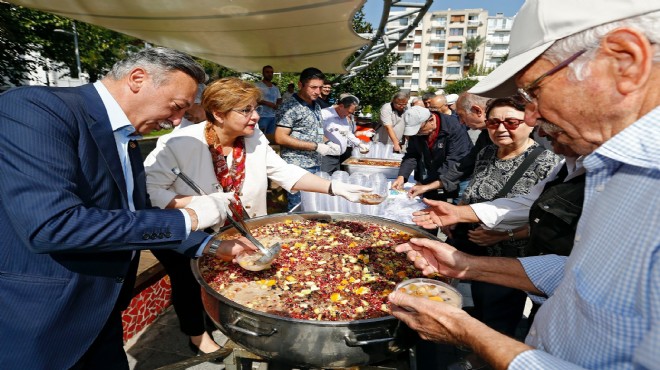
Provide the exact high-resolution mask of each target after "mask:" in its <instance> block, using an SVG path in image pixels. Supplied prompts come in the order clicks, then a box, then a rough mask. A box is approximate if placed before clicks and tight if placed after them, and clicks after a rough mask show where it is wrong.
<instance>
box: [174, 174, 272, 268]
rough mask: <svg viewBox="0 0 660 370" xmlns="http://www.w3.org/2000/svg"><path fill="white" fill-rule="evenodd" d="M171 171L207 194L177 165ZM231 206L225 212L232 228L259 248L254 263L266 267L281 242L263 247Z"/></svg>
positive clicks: (195, 190)
mask: <svg viewBox="0 0 660 370" xmlns="http://www.w3.org/2000/svg"><path fill="white" fill-rule="evenodd" d="M172 173H174V174H175V175H176V176H177V177H179V178H181V180H183V182H185V183H186V184H187V185H188V186H190V188H191V189H192V190H193V191H194V192H195V193H197V195H207V194H206V193H205V192H204V190H202V188H200V187H199V185H197V184H196V183H195V181H193V179H191V178H190V177H188V176H187V175H186V174H184V173H183V172H181V170H180V169H179V168H178V167H174V168H172ZM231 206H232V204H230V207H229V208H230V210H231V212H228V213H227V218H228V220H229V222H230V223H231V224H232V226H234V228H236V230H238V232H239V233H241V235H243V236H244V237H246V238H247V240H249V241H250V242H251V243H252V244H254V245H255V246H256V247H257V248H258V249H259V251H260V252H261V253H262V254H263V256H261V258H259V259H258V260H257V261H256V263H257V264H258V265H262V266H265V267H266V268H267V267H268V266H270V263H271V262H273V260H274V259H275V258H277V256H279V255H280V253H281V252H282V245H281V243H275V244H273V245H271V246H270V247H268V248H266V247H264V245H263V244H261V243H260V242H259V241H258V240H257V239H256V238H255V237H254V236H253V235H252V234H251V233H250V229H249V228H248V226H247V225H246V224H245V221H243V217H242V214H241V213H242V212H240V211H237V210H236V207H231ZM232 213H233V214H234V216H235V217H236V220H235V219H234V217H232ZM264 269H265V268H264Z"/></svg>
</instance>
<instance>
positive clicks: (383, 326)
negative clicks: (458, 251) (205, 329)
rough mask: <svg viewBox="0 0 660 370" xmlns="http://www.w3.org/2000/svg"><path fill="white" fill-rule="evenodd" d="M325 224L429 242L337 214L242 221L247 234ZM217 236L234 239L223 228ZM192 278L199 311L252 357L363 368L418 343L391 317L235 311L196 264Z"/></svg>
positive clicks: (233, 304)
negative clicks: (354, 225)
mask: <svg viewBox="0 0 660 370" xmlns="http://www.w3.org/2000/svg"><path fill="white" fill-rule="evenodd" d="M288 219H292V220H302V219H314V220H318V219H325V220H346V221H369V222H373V223H376V224H379V225H383V226H388V227H393V228H396V229H398V230H402V231H405V232H408V233H410V234H412V235H415V236H419V237H426V238H435V237H434V236H432V235H431V234H429V233H426V232H424V231H422V230H420V229H418V228H414V227H411V226H408V225H405V224H402V223H399V222H396V221H391V220H387V219H384V218H380V217H374V216H363V215H356V214H339V213H294V214H275V215H270V216H264V217H258V218H254V219H250V220H246V223H247V224H248V225H249V226H250V227H251V228H256V227H259V226H261V225H265V224H270V223H276V222H282V221H284V220H288ZM220 233H227V234H228V235H230V234H234V233H236V231H235V230H234V229H231V228H225V229H223V230H221V231H220ZM192 268H193V273H194V274H195V277H196V278H197V281H198V282H199V283H200V285H201V286H202V287H203V290H202V300H203V302H204V308H205V309H206V312H207V313H208V314H209V316H210V317H211V319H212V320H213V322H214V323H215V325H216V326H217V327H218V328H219V329H220V331H222V332H223V333H224V334H225V335H226V336H227V337H229V338H230V339H231V340H233V341H234V342H235V343H238V344H239V345H241V346H243V347H245V348H246V349H247V350H249V351H250V352H252V353H255V354H257V355H259V356H261V357H264V358H266V359H270V360H277V361H279V362H283V363H287V364H290V365H292V366H299V367H312V368H343V367H350V366H361V365H369V364H373V363H376V362H380V361H383V360H387V359H389V358H392V357H394V356H395V355H396V354H397V353H400V352H402V351H404V350H406V349H408V348H410V347H412V346H413V345H414V344H415V343H416V341H417V340H418V339H419V337H418V336H417V334H416V333H415V332H413V331H412V330H410V329H409V328H408V327H406V326H405V325H404V324H403V323H401V322H400V321H399V320H397V319H395V318H394V317H393V316H386V317H380V318H375V319H366V320H355V321H312V320H299V319H291V318H286V317H282V316H276V315H272V314H268V313H265V312H261V311H256V310H253V309H251V308H248V307H245V306H243V305H240V304H238V303H236V302H234V301H232V300H229V299H227V298H225V297H224V296H222V295H221V294H219V293H218V292H216V291H215V290H214V289H213V288H211V287H210V286H209V285H208V284H207V282H206V281H204V279H203V278H202V276H201V274H200V270H199V265H198V261H193V262H192Z"/></svg>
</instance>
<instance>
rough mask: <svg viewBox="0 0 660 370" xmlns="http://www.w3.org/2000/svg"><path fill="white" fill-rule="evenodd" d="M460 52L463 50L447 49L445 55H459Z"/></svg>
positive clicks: (457, 48)
mask: <svg viewBox="0 0 660 370" xmlns="http://www.w3.org/2000/svg"><path fill="white" fill-rule="evenodd" d="M462 50H463V48H459V47H453V48H449V49H447V53H448V54H460V53H461V51H462Z"/></svg>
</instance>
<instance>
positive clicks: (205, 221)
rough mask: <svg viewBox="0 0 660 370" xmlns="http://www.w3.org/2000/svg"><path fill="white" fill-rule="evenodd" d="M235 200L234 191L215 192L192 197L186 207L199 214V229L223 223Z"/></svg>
mask: <svg viewBox="0 0 660 370" xmlns="http://www.w3.org/2000/svg"><path fill="white" fill-rule="evenodd" d="M233 201H234V194H232V193H213V194H209V195H198V196H194V197H192V199H191V200H190V203H188V205H187V206H186V208H190V209H192V210H193V211H194V212H195V214H196V215H197V228H196V229H195V231H197V230H204V229H206V228H207V227H213V226H216V225H222V224H224V223H225V219H226V218H227V210H228V209H229V208H228V206H229V203H230V202H233Z"/></svg>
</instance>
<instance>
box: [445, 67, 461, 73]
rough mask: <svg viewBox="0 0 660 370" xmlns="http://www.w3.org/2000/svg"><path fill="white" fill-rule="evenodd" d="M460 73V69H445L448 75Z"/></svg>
mask: <svg viewBox="0 0 660 370" xmlns="http://www.w3.org/2000/svg"><path fill="white" fill-rule="evenodd" d="M460 73H461V67H447V74H448V75H457V74H460Z"/></svg>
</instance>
